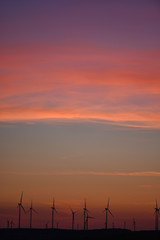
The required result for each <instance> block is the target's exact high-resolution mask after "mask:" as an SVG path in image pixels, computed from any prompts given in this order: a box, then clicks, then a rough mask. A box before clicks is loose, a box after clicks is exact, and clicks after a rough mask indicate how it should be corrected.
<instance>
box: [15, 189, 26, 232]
mask: <svg viewBox="0 0 160 240" xmlns="http://www.w3.org/2000/svg"><path fill="white" fill-rule="evenodd" d="M22 198H23V192H22V194H21V198H20V202H19V203H18V206H17V207H18V210H19V221H18V228H21V208H22V209H23V211H24V213H25V214H26V211H25V209H24V207H23V205H22Z"/></svg>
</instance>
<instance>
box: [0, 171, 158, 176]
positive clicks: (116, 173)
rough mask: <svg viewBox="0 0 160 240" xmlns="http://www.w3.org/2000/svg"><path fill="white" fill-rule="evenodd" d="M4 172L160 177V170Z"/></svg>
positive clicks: (49, 174) (13, 172)
mask: <svg viewBox="0 0 160 240" xmlns="http://www.w3.org/2000/svg"><path fill="white" fill-rule="evenodd" d="M3 174H11V175H29V176H41V175H42V176H81V175H88V176H122V177H123V176H124V177H125V176H126V177H160V172H157V171H146V172H96V171H86V172H85V171H55V172H16V171H8V172H5V173H4V172H3Z"/></svg>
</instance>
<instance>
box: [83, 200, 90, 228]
mask: <svg viewBox="0 0 160 240" xmlns="http://www.w3.org/2000/svg"><path fill="white" fill-rule="evenodd" d="M87 212H89V211H88V209H87V207H86V200H85V201H84V208H83V216H84V230H85V229H86V213H87Z"/></svg>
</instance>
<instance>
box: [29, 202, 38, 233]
mask: <svg viewBox="0 0 160 240" xmlns="http://www.w3.org/2000/svg"><path fill="white" fill-rule="evenodd" d="M32 211H33V212H35V213H36V214H38V212H37V211H36V210H35V209H34V208H33V207H32V201H31V206H30V209H29V212H30V229H31V228H32Z"/></svg>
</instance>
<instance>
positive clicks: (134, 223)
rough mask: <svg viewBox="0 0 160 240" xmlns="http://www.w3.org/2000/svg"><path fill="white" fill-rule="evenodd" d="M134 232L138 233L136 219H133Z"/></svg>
mask: <svg viewBox="0 0 160 240" xmlns="http://www.w3.org/2000/svg"><path fill="white" fill-rule="evenodd" d="M133 230H134V232H135V231H136V220H135V218H133Z"/></svg>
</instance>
